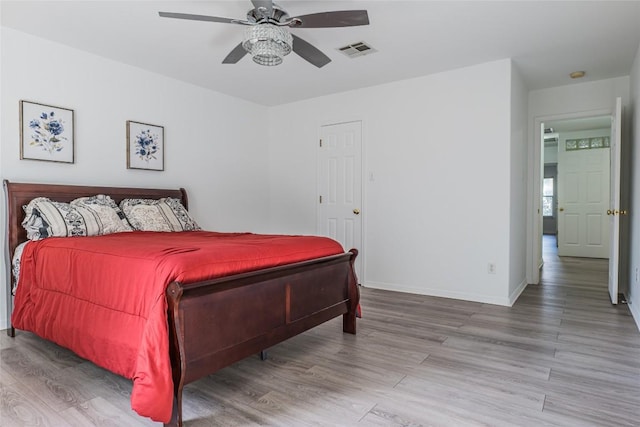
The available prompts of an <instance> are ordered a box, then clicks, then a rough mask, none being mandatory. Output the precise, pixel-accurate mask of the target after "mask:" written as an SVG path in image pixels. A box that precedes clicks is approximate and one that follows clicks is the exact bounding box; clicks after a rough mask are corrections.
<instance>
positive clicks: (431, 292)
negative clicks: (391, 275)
mask: <svg viewBox="0 0 640 427" xmlns="http://www.w3.org/2000/svg"><path fill="white" fill-rule="evenodd" d="M363 286H364V287H365V288H373V289H382V290H385V291H395V292H405V293H408V294H416V295H426V296H431V297H439V298H452V299H458V300H464V301H473V302H479V303H484V304H493V305H502V306H506V307H511V305H512V304H513V303H511V302H510V301H509V299H508V298H501V297H490V296H486V295H478V294H470V293H468V292H455V291H443V290H441V289H430V288H423V287H420V288H414V287H411V286H403V285H396V284H392V283H383V282H367V283H364V284H363ZM525 286H526V285H525Z"/></svg>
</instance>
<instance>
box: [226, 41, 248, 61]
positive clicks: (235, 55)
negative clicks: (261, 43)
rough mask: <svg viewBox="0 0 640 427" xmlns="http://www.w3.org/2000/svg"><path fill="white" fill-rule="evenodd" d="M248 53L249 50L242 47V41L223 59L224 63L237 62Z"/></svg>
mask: <svg viewBox="0 0 640 427" xmlns="http://www.w3.org/2000/svg"><path fill="white" fill-rule="evenodd" d="M246 54H247V51H246V50H244V48H243V47H242V43H240V44H239V45H238V46H236V47H234V48H233V50H232V51H231V52H229V55H227V57H226V58H224V60H223V61H222V63H223V64H235V63H237V62H238V61H240V60H241V59H242V58H244V56H245V55H246Z"/></svg>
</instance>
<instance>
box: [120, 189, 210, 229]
mask: <svg viewBox="0 0 640 427" xmlns="http://www.w3.org/2000/svg"><path fill="white" fill-rule="evenodd" d="M120 209H122V212H124V214H125V216H126V217H127V220H128V221H129V224H131V226H132V227H133V228H134V229H136V230H141V231H167V232H169V231H195V230H201V228H200V226H199V225H198V224H197V223H196V221H195V220H194V219H193V218H191V215H189V212H187V210H186V209H185V207H184V206H182V203H180V200H179V199H174V198H172V197H165V198H162V199H158V200H154V199H124V200H122V201H121V202H120Z"/></svg>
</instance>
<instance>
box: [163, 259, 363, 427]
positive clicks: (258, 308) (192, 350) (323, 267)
mask: <svg viewBox="0 0 640 427" xmlns="http://www.w3.org/2000/svg"><path fill="white" fill-rule="evenodd" d="M357 254H358V252H357V250H355V249H352V250H351V251H350V252H349V253H346V254H341V255H334V256H330V257H325V258H320V259H316V260H311V261H305V262H300V263H296V264H293V265H288V266H281V267H275V268H270V269H267V270H261V271H259V272H254V273H246V274H240V275H235V276H231V277H226V278H221V279H216V280H211V281H206V282H199V283H192V284H181V283H177V282H174V283H172V284H171V285H170V286H169V287H168V288H167V301H168V303H169V329H170V335H171V336H170V346H171V363H172V369H173V381H174V388H175V394H174V409H173V415H172V419H171V423H170V424H167V425H170V426H181V425H182V389H183V387H184V386H185V385H186V384H188V383H190V382H192V381H195V380H197V379H199V378H202V377H204V376H207V375H210V374H212V373H214V372H216V371H218V370H219V369H222V368H224V367H226V366H229V365H230V364H232V363H234V362H237V361H239V360H241V359H243V358H245V357H247V356H250V355H252V354H257V353H259V352H260V351H262V350H265V349H266V348H268V347H270V346H273V345H275V344H277V343H280V342H282V341H284V340H286V339H287V338H290V337H293V336H295V335H297V334H299V333H301V332H304V331H306V330H308V329H311V328H313V327H314V326H317V325H319V324H321V323H324V322H326V321H327V320H330V319H333V318H334V317H336V316H339V315H341V314H342V315H343V330H344V331H345V332H349V333H352V334H355V332H356V321H355V318H356V308H357V305H358V301H359V292H358V286H357V279H356V277H355V273H354V269H353V263H354V261H355V258H356V256H357Z"/></svg>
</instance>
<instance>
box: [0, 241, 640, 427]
mask: <svg viewBox="0 0 640 427" xmlns="http://www.w3.org/2000/svg"><path fill="white" fill-rule="evenodd" d="M545 246H546V248H547V249H548V250H549V251H546V252H545V265H544V268H543V273H542V284H541V285H539V286H529V287H527V289H526V290H525V291H524V293H523V294H522V296H521V297H520V298H519V300H518V301H517V303H516V304H515V305H514V306H513V307H512V308H508V307H500V306H493V305H488V304H480V303H474V302H466V301H457V300H450V299H444V298H434V297H426V296H418V295H408V294H402V293H393V292H388V291H380V290H374V289H366V288H365V289H362V306H363V311H364V318H363V319H361V320H360V322H359V324H358V328H359V332H358V335H357V336H352V335H347V334H343V333H342V332H341V321H340V319H336V320H334V321H331V322H328V323H326V324H324V325H322V326H320V327H318V328H316V329H314V330H312V331H309V332H307V333H305V334H303V335H300V336H298V337H295V338H293V339H291V340H289V341H287V342H285V343H283V344H281V345H278V346H276V347H273V348H271V349H270V350H269V360H267V361H266V362H261V361H260V359H259V358H258V357H257V356H256V357H251V358H248V359H246V360H244V361H242V362H239V363H237V364H235V365H233V366H231V367H228V368H226V369H223V370H222V371H220V372H218V373H216V374H215V375H212V376H210V377H207V378H205V379H202V380H200V381H197V382H195V383H192V384H190V385H188V386H187V387H186V389H185V395H184V402H185V403H184V411H185V425H186V426H188V427H196V426H233V425H238V426H245V425H270V426H306V425H316V426H317V425H323V426H324V425H332V426H333V425H342V426H355V425H357V426H376V425H379V426H394V425H397V426H421V425H424V426H638V425H640V333H638V329H637V328H636V325H635V323H634V322H633V319H632V318H631V316H630V314H629V310H628V308H627V306H625V305H618V306H612V305H611V304H610V303H609V299H608V295H607V286H606V281H607V261H606V260H588V259H578V258H565V259H560V258H558V257H557V256H556V255H555V253H554V248H555V246H554V244H553V243H552V242H550V241H547V240H545ZM0 352H1V356H2V359H1V363H0V425H1V426H7V427H9V426H10V427H20V426H145V425H158V424H157V423H153V422H151V421H149V420H147V419H144V418H141V417H138V416H137V415H136V414H135V413H134V412H132V411H131V410H130V408H129V393H130V390H131V384H130V382H129V381H128V380H125V379H123V378H121V377H118V376H116V375H113V374H110V373H109V372H106V371H104V370H103V369H100V368H98V367H96V366H95V365H93V364H92V363H89V362H87V361H84V360H82V359H80V358H78V357H76V356H74V355H73V354H72V353H70V352H69V351H67V350H65V349H62V348H60V347H58V346H56V345H54V344H51V343H48V342H45V341H42V340H41V339H39V338H37V337H35V336H34V335H32V334H29V333H25V332H19V334H18V336H17V337H16V338H15V339H11V338H9V337H7V336H6V334H5V333H4V332H3V333H2V335H0Z"/></svg>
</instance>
